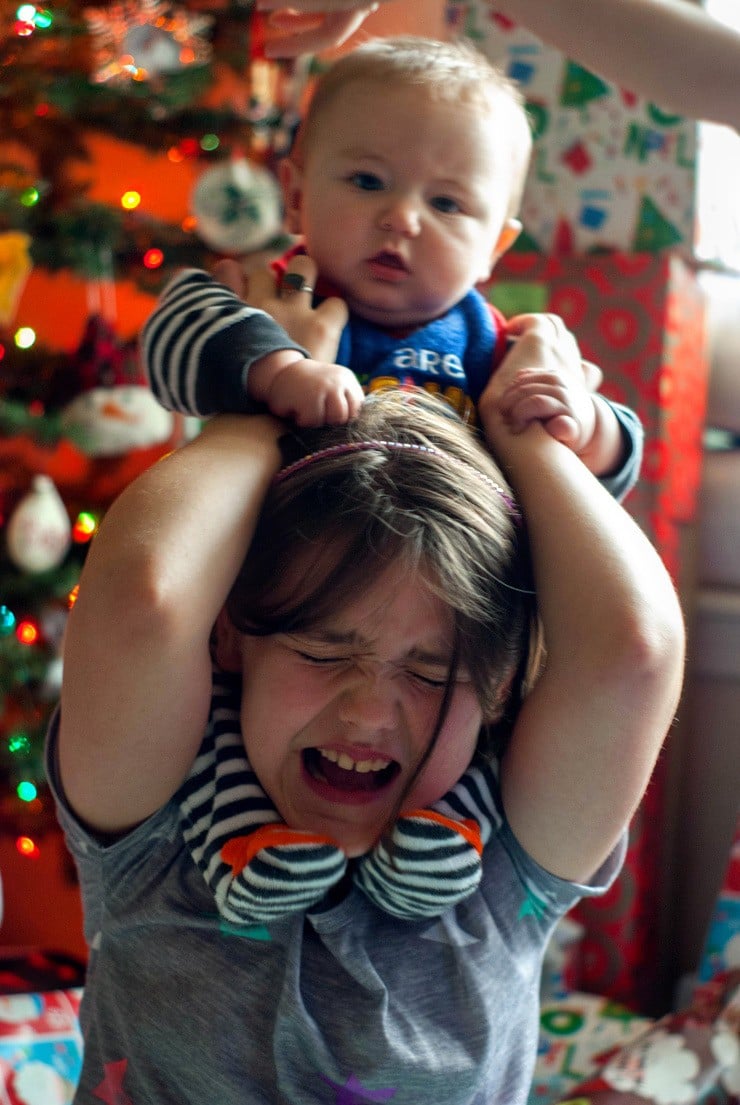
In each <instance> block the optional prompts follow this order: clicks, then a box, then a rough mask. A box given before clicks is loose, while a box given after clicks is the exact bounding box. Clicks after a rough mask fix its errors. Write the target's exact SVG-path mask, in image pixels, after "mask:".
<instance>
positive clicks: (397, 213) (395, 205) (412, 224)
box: [378, 197, 421, 238]
mask: <svg viewBox="0 0 740 1105" xmlns="http://www.w3.org/2000/svg"><path fill="white" fill-rule="evenodd" d="M378 221H379V224H380V228H381V230H386V231H392V232H393V233H394V234H402V235H404V237H407V238H415V237H416V235H417V234H418V233H419V230H420V228H421V215H420V211H419V206H418V204H417V203H415V202H414V200H412V199H409V198H405V197H397V198H395V199H389V201H388V202H387V203H386V204H384V205H383V207H382V208H381V210H380V214H379V219H378Z"/></svg>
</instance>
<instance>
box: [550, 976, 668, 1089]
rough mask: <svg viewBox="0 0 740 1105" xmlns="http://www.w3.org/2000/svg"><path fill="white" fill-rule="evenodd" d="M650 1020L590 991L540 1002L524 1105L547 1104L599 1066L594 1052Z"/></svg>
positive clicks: (621, 1042)
mask: <svg viewBox="0 0 740 1105" xmlns="http://www.w3.org/2000/svg"><path fill="white" fill-rule="evenodd" d="M651 1023H652V1022H651V1021H650V1020H649V1019H648V1018H646V1017H641V1016H638V1015H637V1014H636V1013H634V1012H630V1011H629V1010H628V1009H627V1008H626V1007H625V1006H623V1005H617V1004H615V1003H614V1002H611V1001H609V999H608V998H605V997H598V996H596V995H595V994H584V993H572V994H564V995H562V996H560V997H557V998H551V999H549V1000H547V1001H544V1002H543V1005H542V1009H541V1011H540V1037H539V1047H538V1055H537V1065H536V1067H535V1072H534V1078H533V1080H532V1088H531V1090H530V1094H529V1103H528V1105H549V1103H550V1102H554V1101H557V1100H558V1099H559V1098H560V1097H561V1096H562V1095H563V1094H564V1093H567V1092H568V1091H569V1090H570V1088H571V1087H572V1086H576V1085H578V1083H579V1082H582V1081H583V1080H584V1079H585V1078H587V1077H588V1076H590V1075H591V1074H593V1073H594V1071H596V1070H597V1069H598V1067H599V1056H601V1055H604V1054H608V1053H611V1052H613V1051H615V1050H619V1049H620V1048H622V1047H624V1046H625V1045H626V1044H628V1043H631V1042H632V1041H633V1040H635V1039H637V1037H638V1036H640V1035H642V1033H643V1032H644V1031H645V1030H646V1028H648V1027H649V1026H650V1024H651Z"/></svg>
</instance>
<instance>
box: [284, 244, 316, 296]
mask: <svg viewBox="0 0 740 1105" xmlns="http://www.w3.org/2000/svg"><path fill="white" fill-rule="evenodd" d="M315 281H316V265H315V264H314V263H313V261H312V260H311V258H310V257H308V256H307V255H306V254H302V253H299V254H297V256H295V257H291V259H290V261H289V262H288V266H287V268H286V270H285V272H284V273H283V277H282V280H281V283H280V294H281V295H283V294H288V295H290V294H292V293H294V292H308V293H309V294H310V295H313V290H314V283H315Z"/></svg>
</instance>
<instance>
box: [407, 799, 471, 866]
mask: <svg viewBox="0 0 740 1105" xmlns="http://www.w3.org/2000/svg"><path fill="white" fill-rule="evenodd" d="M404 817H420V818H422V820H424V821H436V822H437V824H438V825H444V826H445V828H446V829H452V831H453V832H456V833H458V834H459V835H460V836H461V837H463V839H464V840H467V842H468V844H471V845H472V846H473V848H475V850H476V852H477V853H478V855H479V856H480V855H482V853H483V843H482V841H481V838H480V825H479V824H478V822H477V821H473V819H472V818H471V817H466V818H464V819H463V820H462V821H453V819H452V818H451V817H445V815H444V814H443V813H437V811H436V810H412V811H411V813H407V814H404Z"/></svg>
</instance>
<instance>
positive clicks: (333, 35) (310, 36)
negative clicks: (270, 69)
mask: <svg viewBox="0 0 740 1105" xmlns="http://www.w3.org/2000/svg"><path fill="white" fill-rule="evenodd" d="M371 10H372V9H371V8H370V9H367V8H366V9H363V10H362V11H361V12H348V13H337V14H336V15H327V16H326V17H325V18H324V19H323V20H322V21H321V23H320V24H319V25H318V26H315V27H314V28H313V29H304V30H302V31H295V32H289V31H283V33H282V34H277V35H276V36H275V37H274V38H271V37H269V31H268V37H267V40H266V42H265V46H264V53H265V57H267V58H295V57H299V56H300V55H302V54H320V53H321V52H322V50H326V49H328V48H329V47H331V46H341V45H342V44H343V43H344V42H346V41H347V39H348V38H349V37H350V36H351V35H353V34H354V33H355V31H357V30H359V28H360V27H361V26H362V24H363V23H364V21H365V18H366V16H367V15H368V14H369V13H370V11H371Z"/></svg>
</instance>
